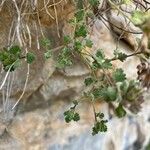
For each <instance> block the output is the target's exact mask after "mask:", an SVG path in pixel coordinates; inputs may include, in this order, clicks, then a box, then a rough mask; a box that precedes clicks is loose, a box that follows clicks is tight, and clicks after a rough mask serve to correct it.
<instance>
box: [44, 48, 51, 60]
mask: <svg viewBox="0 0 150 150" xmlns="http://www.w3.org/2000/svg"><path fill="white" fill-rule="evenodd" d="M44 57H45V59H49V58H51V57H52V51H51V50H48V51H47V52H45V53H44Z"/></svg>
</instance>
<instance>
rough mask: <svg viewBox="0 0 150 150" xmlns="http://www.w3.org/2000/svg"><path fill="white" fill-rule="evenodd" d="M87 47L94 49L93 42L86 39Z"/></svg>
mask: <svg viewBox="0 0 150 150" xmlns="http://www.w3.org/2000/svg"><path fill="white" fill-rule="evenodd" d="M86 46H87V47H89V48H92V46H93V42H92V41H91V40H90V39H86Z"/></svg>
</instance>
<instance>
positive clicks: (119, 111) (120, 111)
mask: <svg viewBox="0 0 150 150" xmlns="http://www.w3.org/2000/svg"><path fill="white" fill-rule="evenodd" d="M115 113H116V115H117V116H118V117H119V118H122V117H124V116H125V115H126V111H125V110H124V108H123V106H122V105H121V104H119V106H118V107H117V108H116V109H115Z"/></svg>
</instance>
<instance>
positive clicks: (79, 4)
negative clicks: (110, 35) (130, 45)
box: [0, 0, 150, 135]
mask: <svg viewBox="0 0 150 150" xmlns="http://www.w3.org/2000/svg"><path fill="white" fill-rule="evenodd" d="M107 3H108V5H109V6H110V8H109V9H115V10H117V11H118V13H121V14H122V15H123V16H124V17H126V18H127V19H129V20H130V21H131V22H132V23H133V24H134V25H136V26H138V27H140V28H141V30H142V31H143V35H144V38H141V42H139V48H138V51H136V52H134V53H133V54H130V55H127V54H125V53H123V52H121V51H119V49H116V50H114V56H113V57H112V58H107V56H106V55H105V54H104V51H105V50H102V49H98V50H97V52H96V54H95V55H93V54H91V53H90V52H89V51H87V50H86V49H87V48H88V49H92V47H93V42H92V41H91V39H90V38H89V37H88V35H89V34H90V33H89V25H90V23H91V22H94V20H95V19H97V18H99V19H101V18H100V16H102V13H103V12H102V11H101V10H99V7H98V6H99V4H101V1H99V0H87V1H85V0H74V1H73V4H74V5H75V8H76V9H75V10H76V11H75V13H74V17H73V18H72V19H70V20H69V24H70V25H71V26H72V28H73V32H72V33H70V34H69V35H65V36H64V37H63V46H62V48H61V50H60V52H59V54H58V56H57V62H56V67H57V68H60V69H62V68H65V67H71V65H72V64H73V59H74V56H79V57H80V58H81V59H82V61H84V62H85V64H86V65H87V66H88V67H89V68H90V70H91V75H90V76H89V77H87V78H86V79H85V80H84V83H85V91H83V93H81V94H80V95H81V97H80V98H79V99H78V100H74V101H73V106H72V107H70V108H69V109H68V110H67V111H65V112H64V118H65V121H66V122H67V123H69V122H71V121H79V120H80V118H81V117H80V115H79V113H78V112H77V109H76V108H77V107H78V105H79V104H80V102H81V101H83V100H84V99H88V100H89V102H91V104H92V106H93V111H94V118H95V122H94V125H93V128H92V135H95V134H98V133H99V132H106V131H107V122H108V120H107V119H105V116H104V114H103V112H97V111H96V109H95V107H94V103H96V102H105V103H108V104H111V105H112V106H113V112H114V115H116V116H117V117H118V118H123V117H125V116H126V114H127V112H128V111H131V112H134V113H137V111H139V109H140V107H141V103H142V102H143V87H147V88H149V87H150V65H149V63H148V62H147V59H148V58H149V53H148V51H147V50H148V47H147V45H142V44H143V43H145V42H143V40H144V39H145V37H146V39H149V33H150V28H149V26H148V25H149V24H148V23H149V18H150V15H149V13H147V12H141V11H134V12H133V13H132V15H131V16H130V17H128V16H126V14H125V12H124V11H122V10H121V9H120V5H121V4H126V5H128V4H130V3H131V0H120V1H115V0H112V1H111V0H108V1H107ZM89 20H90V21H89ZM147 24H148V25H147ZM146 44H147V43H146ZM41 46H42V47H43V48H44V49H45V53H44V54H43V56H44V57H45V59H49V58H51V57H52V56H53V53H54V52H53V49H52V46H51V41H50V40H49V39H46V38H45V39H42V40H41ZM141 47H144V48H145V49H144V50H143V49H140V48H141ZM21 49H22V48H20V47H19V46H11V47H8V48H4V49H3V50H2V51H1V52H0V61H1V63H2V65H3V69H4V70H5V71H14V70H15V69H16V68H17V67H18V66H19V64H20V63H21V60H22V59H25V60H26V62H27V63H28V64H32V62H33V61H34V60H35V59H36V55H35V54H33V53H31V52H27V53H26V54H25V55H23V54H22V50H21ZM145 52H146V53H145ZM140 54H141V55H140ZM136 55H138V56H139V55H140V56H142V59H144V61H145V62H144V63H142V64H141V65H139V66H138V67H137V69H138V75H139V77H138V79H137V80H128V79H127V77H126V74H125V72H124V71H123V69H122V68H114V67H113V63H112V62H113V61H116V60H119V61H121V62H124V61H126V59H127V58H128V57H132V56H136ZM99 71H100V72H101V75H97V72H99Z"/></svg>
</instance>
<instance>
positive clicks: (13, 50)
mask: <svg viewBox="0 0 150 150" xmlns="http://www.w3.org/2000/svg"><path fill="white" fill-rule="evenodd" d="M8 51H9V53H11V54H14V55H16V54H20V52H21V49H20V47H19V46H17V45H14V46H12V47H10V49H9V50H8Z"/></svg>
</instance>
